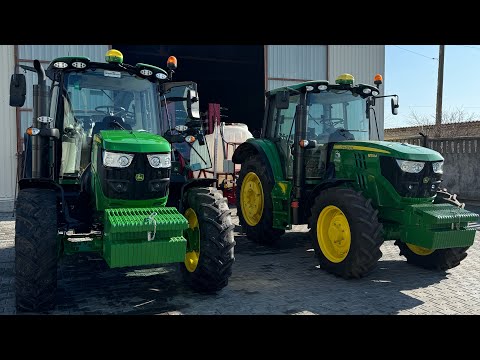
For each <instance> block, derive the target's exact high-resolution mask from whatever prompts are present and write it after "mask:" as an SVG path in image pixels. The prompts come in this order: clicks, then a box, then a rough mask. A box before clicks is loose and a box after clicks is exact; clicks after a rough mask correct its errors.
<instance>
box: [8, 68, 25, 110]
mask: <svg viewBox="0 0 480 360" xmlns="http://www.w3.org/2000/svg"><path fill="white" fill-rule="evenodd" d="M26 93H27V83H26V81H25V75H24V74H13V75H12V77H11V78H10V106H14V107H22V106H23V104H25V94H26Z"/></svg>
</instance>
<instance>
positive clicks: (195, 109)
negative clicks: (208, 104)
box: [187, 89, 200, 119]
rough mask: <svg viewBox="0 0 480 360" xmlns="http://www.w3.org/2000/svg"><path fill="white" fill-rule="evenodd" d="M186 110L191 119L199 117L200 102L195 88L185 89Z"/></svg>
mask: <svg viewBox="0 0 480 360" xmlns="http://www.w3.org/2000/svg"><path fill="white" fill-rule="evenodd" d="M187 111H188V116H189V117H190V118H191V119H200V102H199V101H198V93H197V91H196V90H193V89H188V90H187Z"/></svg>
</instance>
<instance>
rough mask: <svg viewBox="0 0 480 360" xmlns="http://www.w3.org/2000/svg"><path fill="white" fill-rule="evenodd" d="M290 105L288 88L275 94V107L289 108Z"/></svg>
mask: <svg viewBox="0 0 480 360" xmlns="http://www.w3.org/2000/svg"><path fill="white" fill-rule="evenodd" d="M289 105H290V94H289V92H288V91H287V90H283V91H279V92H277V93H276V94H275V107H276V108H277V109H288V107H289Z"/></svg>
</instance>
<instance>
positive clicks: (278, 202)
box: [246, 138, 292, 229]
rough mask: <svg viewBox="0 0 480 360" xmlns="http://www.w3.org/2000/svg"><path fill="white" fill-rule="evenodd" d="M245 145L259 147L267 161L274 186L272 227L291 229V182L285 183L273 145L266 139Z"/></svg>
mask: <svg viewBox="0 0 480 360" xmlns="http://www.w3.org/2000/svg"><path fill="white" fill-rule="evenodd" d="M246 143H248V144H252V145H254V146H256V147H260V148H261V149H262V150H263V152H264V153H265V155H266V157H267V159H268V160H269V163H270V167H271V169H272V173H273V177H274V179H275V184H274V185H273V189H272V202H273V227H274V228H276V229H291V228H292V226H291V223H292V222H291V214H290V192H291V190H292V183H291V181H285V176H284V174H283V168H282V162H281V160H280V155H279V153H278V150H277V147H276V146H275V144H274V143H273V142H272V141H270V140H267V139H255V138H251V139H247V141H246Z"/></svg>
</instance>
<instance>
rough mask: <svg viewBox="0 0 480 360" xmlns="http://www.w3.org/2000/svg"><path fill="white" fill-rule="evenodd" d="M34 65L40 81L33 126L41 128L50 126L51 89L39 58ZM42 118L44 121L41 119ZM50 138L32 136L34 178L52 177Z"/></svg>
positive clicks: (35, 99)
mask: <svg viewBox="0 0 480 360" xmlns="http://www.w3.org/2000/svg"><path fill="white" fill-rule="evenodd" d="M33 67H34V68H35V70H36V71H37V77H38V83H37V84H35V85H33V127H36V128H38V129H40V130H42V129H46V128H50V127H51V123H50V121H48V120H45V119H48V115H49V111H48V110H49V109H48V108H49V101H48V100H49V96H48V93H49V91H48V90H49V89H48V87H47V80H46V77H45V70H44V69H43V66H42V64H41V63H40V61H38V60H34V62H33ZM40 119H42V121H40ZM50 141H51V140H50V138H48V137H45V136H32V137H31V142H32V178H50V177H51V176H50V174H51V171H50Z"/></svg>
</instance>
